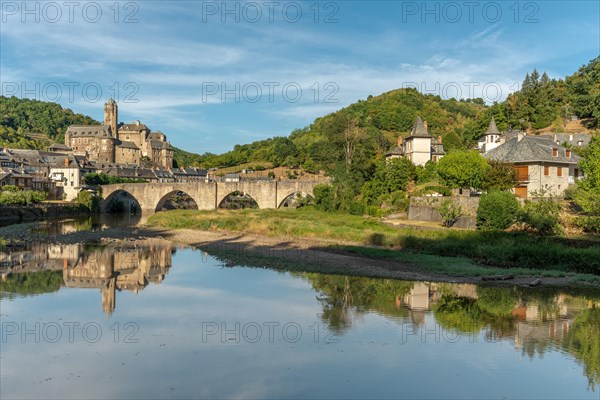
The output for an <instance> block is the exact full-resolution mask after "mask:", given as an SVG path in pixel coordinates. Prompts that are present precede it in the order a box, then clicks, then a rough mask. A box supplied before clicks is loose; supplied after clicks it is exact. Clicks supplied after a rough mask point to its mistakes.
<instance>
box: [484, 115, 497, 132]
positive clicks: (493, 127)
mask: <svg viewBox="0 0 600 400" xmlns="http://www.w3.org/2000/svg"><path fill="white" fill-rule="evenodd" d="M485 134H486V135H499V134H500V131H499V130H498V126H496V120H495V119H494V117H492V120H491V121H490V125H489V126H488V128H487V131H485Z"/></svg>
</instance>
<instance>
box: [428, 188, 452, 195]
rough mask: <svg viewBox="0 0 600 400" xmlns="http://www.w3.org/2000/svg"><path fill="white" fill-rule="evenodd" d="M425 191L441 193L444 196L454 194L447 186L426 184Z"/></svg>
mask: <svg viewBox="0 0 600 400" xmlns="http://www.w3.org/2000/svg"><path fill="white" fill-rule="evenodd" d="M423 192H424V193H434V192H435V193H439V194H441V195H442V196H450V195H452V190H451V189H450V188H449V187H446V186H425V187H424V188H423Z"/></svg>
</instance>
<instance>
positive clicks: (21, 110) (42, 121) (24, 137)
mask: <svg viewBox="0 0 600 400" xmlns="http://www.w3.org/2000/svg"><path fill="white" fill-rule="evenodd" d="M98 124H100V122H98V121H96V120H94V119H93V118H90V117H88V116H85V115H83V114H76V113H74V112H73V111H72V110H70V109H68V108H63V107H62V106H61V105H60V104H57V103H50V102H46V101H39V100H31V99H27V98H23V99H21V98H17V97H14V96H13V97H5V96H0V147H13V148H23V149H32V148H45V147H46V146H48V145H49V144H51V142H60V143H62V142H63V141H64V134H65V132H66V130H67V127H68V126H69V125H98Z"/></svg>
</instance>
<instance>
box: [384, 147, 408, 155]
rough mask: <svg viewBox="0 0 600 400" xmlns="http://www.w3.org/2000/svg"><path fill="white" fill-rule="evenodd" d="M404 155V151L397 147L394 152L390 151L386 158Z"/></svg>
mask: <svg viewBox="0 0 600 400" xmlns="http://www.w3.org/2000/svg"><path fill="white" fill-rule="evenodd" d="M403 154H404V152H403V151H402V149H401V148H400V147H398V146H396V147H394V148H393V149H392V150H390V151H388V152H387V153H386V155H385V156H386V157H389V156H401V155H403Z"/></svg>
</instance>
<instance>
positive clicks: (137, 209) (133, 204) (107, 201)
mask: <svg viewBox="0 0 600 400" xmlns="http://www.w3.org/2000/svg"><path fill="white" fill-rule="evenodd" d="M119 197H121V199H119ZM116 201H123V203H121V205H120V206H119V205H117V204H118V203H115V202H116ZM100 211H101V212H104V213H111V212H125V213H131V212H133V213H141V211H142V205H141V204H140V202H139V200H138V199H137V198H136V197H135V196H134V195H133V194H132V193H130V192H129V191H127V190H126V189H116V190H113V191H112V192H110V194H108V196H106V197H105V198H104V200H103V201H102V203H101V205H100Z"/></svg>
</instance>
